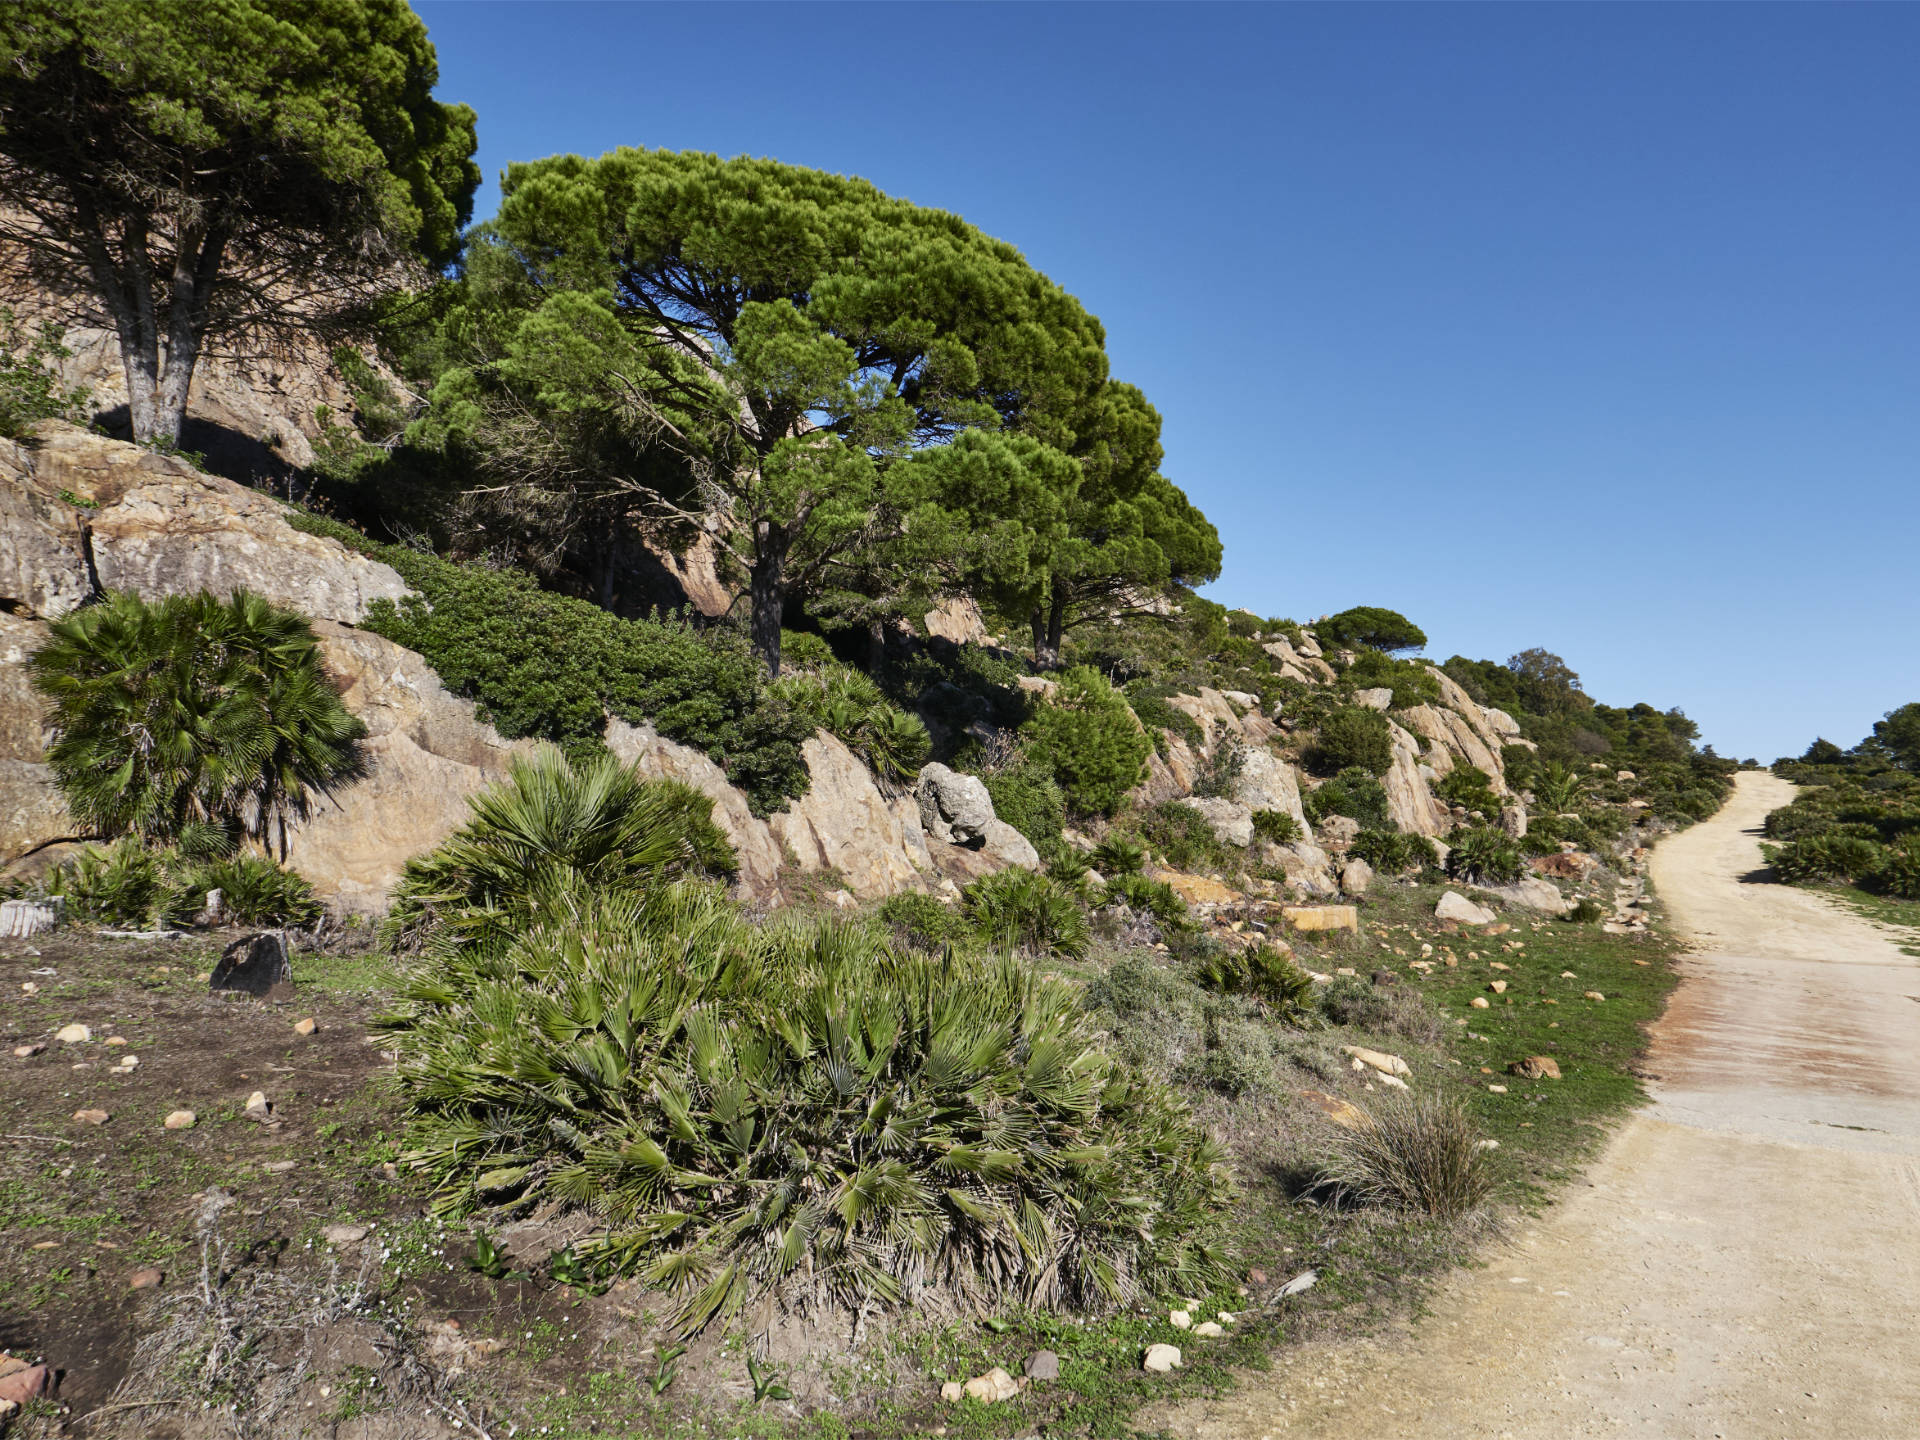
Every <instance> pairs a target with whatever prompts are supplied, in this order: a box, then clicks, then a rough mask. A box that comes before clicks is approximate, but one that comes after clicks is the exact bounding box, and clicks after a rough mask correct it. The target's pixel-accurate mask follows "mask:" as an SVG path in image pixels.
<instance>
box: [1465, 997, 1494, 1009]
mask: <svg viewBox="0 0 1920 1440" xmlns="http://www.w3.org/2000/svg"><path fill="white" fill-rule="evenodd" d="M1467 1003H1468V1004H1469V1005H1471V1006H1472V1007H1473V1008H1474V1009H1476V1010H1491V1009H1492V1008H1493V1002H1492V1001H1491V1000H1489V999H1487V997H1486V996H1484V995H1476V996H1474V997H1473V999H1471V1000H1469V1001H1468V1002H1467Z"/></svg>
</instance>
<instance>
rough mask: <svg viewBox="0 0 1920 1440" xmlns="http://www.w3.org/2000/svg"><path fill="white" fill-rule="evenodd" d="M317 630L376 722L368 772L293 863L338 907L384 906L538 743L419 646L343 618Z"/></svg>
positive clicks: (292, 845)
mask: <svg viewBox="0 0 1920 1440" xmlns="http://www.w3.org/2000/svg"><path fill="white" fill-rule="evenodd" d="M313 630H314V635H315V636H316V638H318V640H319V641H320V653H321V659H322V662H323V663H324V665H325V666H326V669H327V674H328V677H329V678H330V679H332V681H333V682H334V684H335V685H337V686H338V687H339V688H340V692H341V698H342V700H343V701H344V702H345V703H346V706H347V708H348V709H349V710H351V711H352V712H353V713H354V714H355V715H358V716H359V717H360V718H361V720H362V721H364V722H365V724H366V726H367V740H366V742H365V744H364V746H363V747H362V757H363V759H364V760H365V762H366V768H367V773H366V775H365V777H364V778H362V779H360V780H357V781H355V782H353V783H352V784H350V785H344V786H342V787H340V788H339V789H338V790H337V791H335V792H334V793H333V794H332V795H331V796H328V797H325V798H323V799H322V800H321V801H320V802H319V803H318V804H317V805H316V806H315V807H314V813H313V815H312V816H311V817H310V818H309V819H308V820H307V821H306V822H305V823H303V824H300V825H297V826H295V827H293V829H292V830H291V831H290V832H289V834H288V842H287V863H288V864H289V865H291V866H292V867H293V868H294V869H295V870H298V871H299V872H300V873H301V874H302V875H304V876H306V877H307V879H309V880H310V881H312V882H313V886H314V889H315V891H316V892H318V894H319V895H320V897H321V898H322V899H323V900H325V901H327V903H328V904H329V905H331V906H332V907H333V908H334V909H336V910H339V911H341V912H344V913H347V914H363V915H373V914H379V913H381V912H383V911H384V910H385V909H386V905H387V896H388V893H389V892H390V891H391V889H392V888H393V884H394V882H395V881H396V880H398V879H399V878H400V871H401V869H402V868H403V867H404V866H405V864H406V862H407V861H408V860H409V859H411V858H412V857H413V856H415V855H418V854H421V853H422V852H424V851H427V850H430V849H432V848H433V847H434V846H435V845H438V844H439V843H440V842H441V841H442V840H444V839H446V837H447V836H448V835H450V834H452V833H453V831H454V830H456V829H458V828H459V827H460V826H461V825H464V824H465V823H466V821H467V816H468V813H469V812H468V807H467V799H468V797H469V796H471V795H473V794H474V793H476V792H477V791H479V790H482V789H484V788H485V787H486V786H488V785H490V784H492V783H493V782H495V781H497V780H500V779H503V778H504V777H505V776H506V774H507V772H508V770H509V768H510V767H511V765H512V762H513V757H514V755H515V754H517V753H521V752H524V751H527V750H530V749H532V748H533V742H532V741H524V740H523V741H519V742H517V743H509V742H507V741H505V740H503V739H501V738H500V736H499V735H498V734H497V733H496V732H495V731H494V729H493V727H492V726H490V725H488V724H486V723H485V722H484V721H482V720H480V719H479V718H477V717H476V715H475V714H474V706H473V702H471V701H468V700H461V699H458V698H456V697H454V696H452V695H449V694H448V693H447V691H446V689H445V687H443V686H442V685H441V684H440V680H439V677H438V676H436V675H435V674H434V673H433V671H432V670H430V669H429V668H428V667H427V663H426V661H424V660H422V659H421V658H420V657H419V656H418V655H416V654H414V653H413V651H411V650H407V649H405V648H403V647H401V646H399V645H395V644H394V643H393V642H392V641H391V640H383V639H382V638H381V637H380V636H378V635H373V634H369V633H368V632H366V631H364V630H354V629H352V628H350V627H348V626H345V625H340V624H336V623H333V622H331V621H326V620H316V621H315V622H314V624H313Z"/></svg>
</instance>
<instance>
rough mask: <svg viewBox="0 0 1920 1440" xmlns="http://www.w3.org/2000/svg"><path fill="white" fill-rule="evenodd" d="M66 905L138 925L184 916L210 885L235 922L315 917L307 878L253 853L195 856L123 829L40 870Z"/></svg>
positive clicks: (100, 918) (106, 920)
mask: <svg viewBox="0 0 1920 1440" xmlns="http://www.w3.org/2000/svg"><path fill="white" fill-rule="evenodd" d="M46 889H47V891H48V893H49V894H55V895H64V896H66V899H67V910H68V913H69V914H70V915H71V916H72V917H73V918H74V919H77V920H86V921H92V922H93V923H95V924H99V925H124V926H134V927H137V928H141V929H149V928H157V927H161V926H166V925H179V924H184V923H185V922H186V921H188V920H189V919H191V918H192V917H193V916H194V915H196V914H198V913H199V912H200V911H201V910H202V909H204V908H205V906H206V901H207V892H208V891H211V890H218V891H219V892H220V894H221V908H222V911H223V914H224V916H225V918H226V919H227V920H228V921H230V922H232V923H234V924H238V925H311V924H312V923H313V922H314V921H315V920H317V919H319V918H320V903H319V901H318V900H316V899H315V898H314V894H313V886H312V885H310V884H309V883H308V882H307V880H306V878H305V877H304V876H302V875H299V874H296V873H295V872H294V871H291V870H286V869H282V868H281V867H280V866H278V865H276V864H274V863H273V861H271V860H268V859H266V858H265V857H264V856H260V855H230V856H224V857H221V858H218V859H212V860H208V859H195V858H191V857H188V856H185V855H182V854H181V853H180V852H179V851H178V850H174V849H171V848H167V847H163V846H153V845H147V844H144V843H142V842H141V841H140V840H139V839H138V838H137V837H135V836H131V835H127V836H123V837H121V838H120V839H119V840H117V841H115V842H114V843H113V844H111V845H85V846H82V847H81V849H80V851H79V852H78V853H77V854H76V855H75V856H74V857H73V858H72V859H71V860H68V861H67V862H65V863H64V864H62V865H61V866H59V867H58V868H56V869H55V870H54V872H53V874H52V875H50V876H49V877H48V878H47V881H46Z"/></svg>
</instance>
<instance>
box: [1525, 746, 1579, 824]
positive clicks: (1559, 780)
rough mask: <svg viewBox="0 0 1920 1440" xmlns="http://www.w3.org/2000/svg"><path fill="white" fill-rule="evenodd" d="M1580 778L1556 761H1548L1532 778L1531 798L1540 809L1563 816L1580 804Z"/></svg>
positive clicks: (1577, 774) (1575, 772)
mask: <svg viewBox="0 0 1920 1440" xmlns="http://www.w3.org/2000/svg"><path fill="white" fill-rule="evenodd" d="M1580 790H1581V783H1580V776H1579V773H1578V772H1577V771H1574V770H1571V769H1569V768H1568V767H1567V766H1565V765H1562V764H1561V763H1560V762H1559V761H1557V760H1549V761H1548V762H1547V763H1546V764H1544V765H1542V766H1541V767H1540V768H1539V770H1538V771H1536V772H1535V774H1534V777H1533V797H1534V800H1535V801H1536V802H1537V803H1538V804H1539V806H1540V808H1541V809H1543V810H1546V811H1549V812H1551V813H1553V814H1556V815H1557V814H1565V813H1568V812H1570V811H1572V810H1573V809H1575V807H1577V806H1578V805H1579V803H1580Z"/></svg>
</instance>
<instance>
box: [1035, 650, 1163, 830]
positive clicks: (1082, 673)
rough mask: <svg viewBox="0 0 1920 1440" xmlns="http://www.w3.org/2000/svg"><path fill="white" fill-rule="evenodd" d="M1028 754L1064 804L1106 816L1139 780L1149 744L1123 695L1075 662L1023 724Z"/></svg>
mask: <svg viewBox="0 0 1920 1440" xmlns="http://www.w3.org/2000/svg"><path fill="white" fill-rule="evenodd" d="M1028 731H1029V734H1030V737H1031V743H1030V745H1029V751H1028V753H1029V754H1031V755H1032V756H1033V757H1034V759H1035V760H1037V761H1039V762H1040V763H1042V764H1044V765H1045V766H1047V768H1048V769H1050V770H1051V771H1052V772H1053V774H1054V777H1055V778H1056V779H1057V780H1058V781H1059V782H1060V788H1061V790H1063V791H1064V792H1065V793H1066V797H1067V802H1068V804H1070V805H1072V806H1073V807H1074V809H1076V810H1078V811H1081V812H1083V813H1087V814H1095V815H1111V814H1112V813H1113V812H1114V811H1115V810H1116V809H1117V808H1118V807H1119V805H1120V802H1121V800H1122V799H1124V798H1125V796H1126V793H1127V791H1129V790H1131V789H1132V788H1133V787H1134V786H1135V785H1137V784H1139V783H1140V777H1141V774H1142V767H1143V766H1144V765H1145V764H1146V759H1147V755H1148V752H1149V751H1151V750H1152V748H1153V746H1152V742H1150V741H1149V740H1148V739H1147V736H1146V733H1145V732H1144V731H1143V730H1142V729H1141V728H1140V722H1139V721H1138V720H1136V719H1135V718H1134V714H1133V711H1132V710H1130V709H1129V708H1128V707H1127V702H1126V699H1125V697H1123V696H1122V695H1121V694H1120V693H1119V692H1118V691H1117V690H1115V689H1114V688H1113V687H1112V686H1111V685H1109V684H1108V683H1107V681H1106V678H1105V677H1104V676H1102V675H1101V674H1099V672H1097V671H1095V670H1090V669H1088V668H1086V667H1085V666H1076V667H1074V668H1073V669H1071V670H1068V671H1066V672H1064V673H1063V674H1062V675H1061V676H1060V688H1059V690H1058V691H1057V692H1056V693H1055V694H1054V696H1053V698H1052V700H1051V701H1049V702H1048V703H1047V704H1045V705H1042V706H1041V707H1040V708H1039V710H1038V711H1037V712H1036V713H1035V714H1034V717H1033V719H1032V720H1031V721H1029V722H1028Z"/></svg>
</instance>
